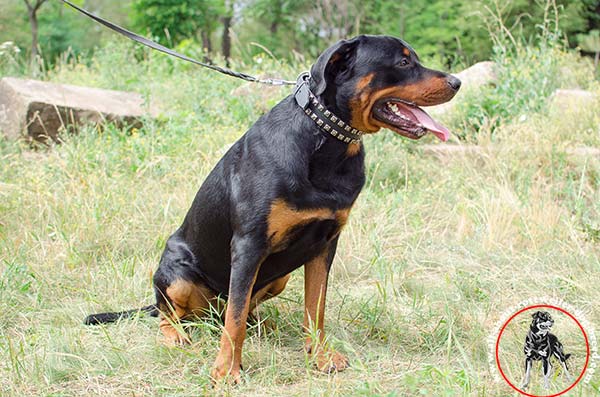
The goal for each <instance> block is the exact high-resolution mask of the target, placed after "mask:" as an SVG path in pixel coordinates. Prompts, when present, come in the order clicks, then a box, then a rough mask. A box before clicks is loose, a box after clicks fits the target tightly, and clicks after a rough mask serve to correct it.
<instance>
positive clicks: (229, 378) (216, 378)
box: [210, 357, 242, 385]
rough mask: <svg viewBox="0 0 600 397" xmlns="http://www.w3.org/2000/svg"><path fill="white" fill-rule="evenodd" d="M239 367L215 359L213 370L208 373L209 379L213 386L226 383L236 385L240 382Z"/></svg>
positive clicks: (218, 358)
mask: <svg viewBox="0 0 600 397" xmlns="http://www.w3.org/2000/svg"><path fill="white" fill-rule="evenodd" d="M241 369H242V368H241V366H237V367H234V366H232V365H231V364H229V363H226V362H225V360H222V359H221V358H220V357H217V359H216V361H215V363H214V365H213V369H212V371H211V372H210V377H211V379H212V381H213V384H218V383H227V384H232V385H238V384H240V383H241V382H242V375H241Z"/></svg>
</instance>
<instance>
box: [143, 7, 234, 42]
mask: <svg viewBox="0 0 600 397" xmlns="http://www.w3.org/2000/svg"><path fill="white" fill-rule="evenodd" d="M133 9H134V25H135V26H136V27H138V28H139V29H141V30H147V31H148V32H150V34H151V35H152V36H153V37H155V38H158V40H159V41H160V42H162V43H164V44H170V45H174V44H177V43H178V42H180V41H181V40H183V39H186V38H194V37H195V38H198V37H199V34H200V32H205V33H206V34H211V33H212V32H214V30H215V29H216V27H217V25H218V23H219V16H221V15H223V14H224V12H225V4H224V1H220V0H185V1H181V0H135V1H134V3H133Z"/></svg>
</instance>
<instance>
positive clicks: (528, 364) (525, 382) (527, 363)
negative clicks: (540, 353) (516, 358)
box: [521, 357, 532, 390]
mask: <svg viewBox="0 0 600 397" xmlns="http://www.w3.org/2000/svg"><path fill="white" fill-rule="evenodd" d="M531 365H532V361H531V359H530V358H529V357H528V358H526V359H525V379H523V383H522V384H521V389H523V390H524V389H526V388H527V386H529V378H530V377H531Z"/></svg>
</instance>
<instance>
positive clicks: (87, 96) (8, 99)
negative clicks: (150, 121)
mask: <svg viewBox="0 0 600 397" xmlns="http://www.w3.org/2000/svg"><path fill="white" fill-rule="evenodd" d="M152 113H153V112H152V111H149V110H148V109H146V108H145V107H144V98H143V97H142V96H141V95H140V94H137V93H133V92H122V91H111V90H103V89H98V88H89V87H78V86H73V85H68V84H54V83H47V82H42V81H37V80H22V79H16V78H12V77H5V78H3V79H2V80H0V132H2V133H4V134H5V135H6V136H8V137H10V138H18V137H20V136H22V135H25V136H28V137H30V138H33V139H36V140H39V141H46V140H47V139H48V138H50V139H52V140H54V141H58V135H59V132H61V131H64V130H66V129H67V126H79V125H82V124H86V123H92V124H102V123H106V122H115V123H116V124H117V125H119V126H123V125H128V126H132V127H138V128H139V127H141V124H142V123H141V117H142V116H144V115H152Z"/></svg>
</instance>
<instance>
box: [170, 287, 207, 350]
mask: <svg viewBox="0 0 600 397" xmlns="http://www.w3.org/2000/svg"><path fill="white" fill-rule="evenodd" d="M166 295H167V298H168V299H169V300H170V302H171V306H170V307H169V306H167V307H163V308H161V310H162V312H163V313H161V321H160V324H159V327H160V330H161V331H162V333H163V335H164V336H165V339H166V341H167V343H172V344H185V343H190V342H191V341H190V339H189V337H188V336H187V335H185V334H182V333H181V330H178V329H177V328H179V327H178V325H179V324H180V322H181V320H182V319H184V318H186V317H188V316H191V315H198V316H199V315H202V314H204V312H205V311H206V309H208V307H209V306H210V302H211V300H213V299H215V293H214V292H213V291H212V290H211V289H210V288H208V287H206V286H205V285H202V284H195V283H193V282H191V281H187V280H183V279H179V280H176V281H174V282H173V283H171V285H169V287H168V288H167V291H166Z"/></svg>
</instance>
